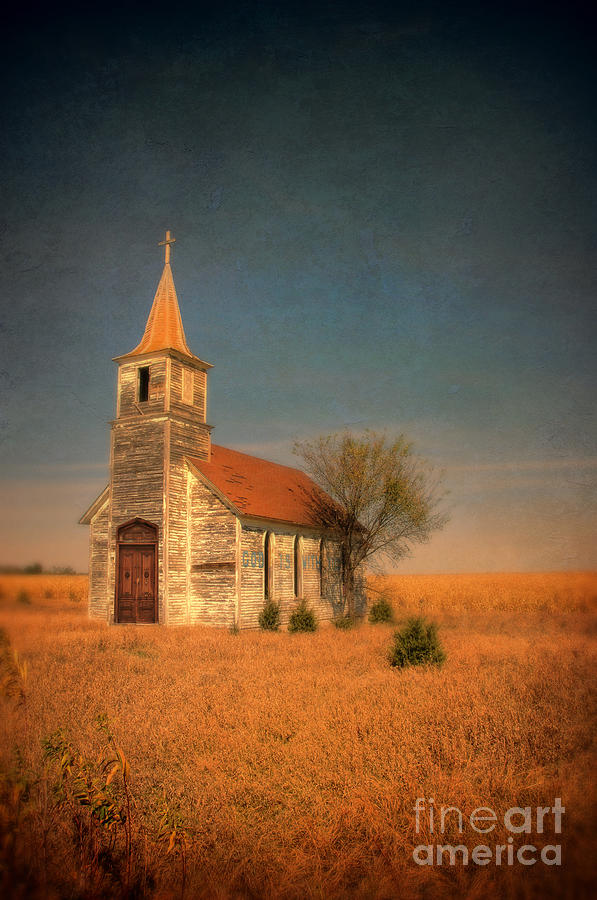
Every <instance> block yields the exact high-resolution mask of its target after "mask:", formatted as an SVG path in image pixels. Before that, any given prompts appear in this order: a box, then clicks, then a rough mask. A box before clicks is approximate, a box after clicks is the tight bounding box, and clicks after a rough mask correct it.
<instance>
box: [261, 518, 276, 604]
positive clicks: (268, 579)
mask: <svg viewBox="0 0 597 900" xmlns="http://www.w3.org/2000/svg"><path fill="white" fill-rule="evenodd" d="M273 563H274V536H273V534H272V533H271V531H268V532H266V535H265V538H264V541H263V596H264V598H265V599H266V600H271V599H272V598H273V595H274V565H273Z"/></svg>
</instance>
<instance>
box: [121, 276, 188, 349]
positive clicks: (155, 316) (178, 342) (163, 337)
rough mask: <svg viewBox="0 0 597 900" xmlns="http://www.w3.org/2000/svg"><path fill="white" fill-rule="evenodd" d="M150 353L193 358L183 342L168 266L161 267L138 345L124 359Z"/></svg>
mask: <svg viewBox="0 0 597 900" xmlns="http://www.w3.org/2000/svg"><path fill="white" fill-rule="evenodd" d="M153 350H178V351H179V352H180V353H184V354H185V355H186V356H193V354H192V353H191V351H190V350H189V348H188V345H187V340H186V338H185V333H184V328H183V326H182V318H181V315H180V308H179V306H178V298H177V296H176V288H175V287H174V280H173V278H172V269H171V267H170V263H169V262H167V263H166V264H165V266H164V271H163V272H162V277H161V278H160V283H159V284H158V289H157V291H156V292H155V297H154V299H153V305H152V307H151V312H150V313H149V318H148V320H147V325H146V326H145V333H144V335H143V337H142V339H141V343H140V344H138V345H137V346H136V347H135V349H134V350H131V352H130V353H128V354H127V356H139V355H140V354H141V353H151V352H152V351H153Z"/></svg>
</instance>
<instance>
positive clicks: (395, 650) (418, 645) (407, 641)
mask: <svg viewBox="0 0 597 900" xmlns="http://www.w3.org/2000/svg"><path fill="white" fill-rule="evenodd" d="M445 658H446V654H445V653H444V651H443V650H442V648H441V645H440V642H439V638H438V636H437V627H436V626H435V625H433V624H431V623H428V622H426V621H425V619H423V618H421V617H420V616H419V617H417V618H414V619H409V620H408V622H407V623H406V625H405V626H404V628H403V629H401V630H399V631H396V632H395V633H394V646H393V647H391V648H390V651H389V653H388V660H389V663H390V665H391V666H398V667H399V668H403V667H404V666H422V665H423V666H424V665H436V666H441V664H442V663H443V662H444V660H445Z"/></svg>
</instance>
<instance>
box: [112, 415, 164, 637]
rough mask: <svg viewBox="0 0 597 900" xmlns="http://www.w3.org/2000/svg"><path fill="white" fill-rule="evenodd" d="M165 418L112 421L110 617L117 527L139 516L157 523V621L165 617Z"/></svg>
mask: <svg viewBox="0 0 597 900" xmlns="http://www.w3.org/2000/svg"><path fill="white" fill-rule="evenodd" d="M165 423H166V417H165V416H160V417H155V418H154V417H152V418H146V417H144V416H143V417H142V416H139V417H138V418H137V419H134V420H133V419H128V420H126V421H123V422H121V421H120V420H118V419H117V420H116V421H115V422H113V424H112V477H111V481H110V527H109V542H110V552H109V569H108V589H107V595H108V604H109V610H110V619H111V620H113V617H114V579H115V566H116V536H117V534H116V533H117V529H118V527H119V526H120V525H122V524H123V523H124V522H127V521H128V520H129V519H133V518H134V517H135V516H139V517H140V518H142V519H147V520H148V521H149V522H152V523H153V524H154V525H157V526H158V532H159V535H160V540H159V545H158V620H159V621H160V622H164V621H165V620H166V615H165V609H164V553H163V540H162V536H163V531H164V528H163V525H164V449H165V444H164V439H165Z"/></svg>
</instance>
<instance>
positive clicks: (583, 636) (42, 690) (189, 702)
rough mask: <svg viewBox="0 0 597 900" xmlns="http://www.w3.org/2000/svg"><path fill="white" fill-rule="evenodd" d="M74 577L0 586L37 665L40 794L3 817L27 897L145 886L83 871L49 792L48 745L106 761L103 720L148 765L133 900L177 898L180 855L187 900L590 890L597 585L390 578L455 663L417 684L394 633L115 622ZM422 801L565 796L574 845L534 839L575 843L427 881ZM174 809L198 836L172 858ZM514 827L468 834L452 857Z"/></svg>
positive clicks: (438, 871) (30, 767)
mask: <svg viewBox="0 0 597 900" xmlns="http://www.w3.org/2000/svg"><path fill="white" fill-rule="evenodd" d="M56 578H57V579H58V580H57V581H56V580H54V579H53V586H52V587H47V586H46V581H48V579H47V577H46V576H23V577H22V578H21V579H20V581H19V579H18V577H17V576H7V577H3V578H2V579H0V590H1V592H2V596H3V598H4V599H3V600H2V602H1V604H0V626H1V627H2V628H4V629H5V631H6V633H7V635H8V637H9V639H10V643H11V647H12V648H13V649H15V650H16V651H17V652H18V660H19V661H20V663H21V664H22V663H23V662H26V663H27V666H28V672H27V676H26V683H25V684H24V685H22V693H23V696H22V697H21V698H19V696H17V694H16V693H15V691H14V690H13V691H7V692H6V693H7V694H8V696H6V697H5V698H4V700H3V706H4V709H3V713H4V714H3V719H2V721H3V724H2V726H0V727H1V728H2V732H1V734H2V764H3V768H4V770H5V772H8V773H10V772H11V770H12V771H13V774H12V776H10V778H12V781H11V780H10V778H8V781H7V784H9V787H10V785H12V790H13V793H14V784H15V779H16V776H15V775H14V771H15V755H14V754H15V748H18V749H19V752H20V754H21V755H22V760H23V762H22V764H21V767H20V769H21V771H22V770H27V772H28V773H30V774H29V776H28V777H29V781H30V785H33V786H30V787H29V788H28V791H29V794H27V795H26V797H28V801H27V803H25V801H23V802H21V800H20V799H19V798H17V800H15V798H14V796H13V795H10V796H8V794H9V793H10V792H8V793H7V797H8V799H5V804H4V812H3V817H4V828H5V831H6V832H7V835H8V837H7V838H6V839H5V843H4V846H5V848H6V847H8V848H9V854H10V865H9V864H8V863H7V862H6V858H5V859H4V871H5V879H9V880H10V879H12V888H11V889H12V890H13V891H14V893H15V895H17V894H18V891H19V889H18V884H19V883H20V884H25V885H26V887H25V888H22V890H21V894H20V895H22V896H25V895H26V896H37V895H39V896H43V895H44V892H45V894H46V895H47V896H73V895H77V896H101V895H102V891H104V895H106V896H114V895H117V896H121V895H126V888H125V887H124V886H123V884H122V882H119V878H120V877H121V876H120V875H119V874H118V872H107V873H104V874H103V881H101V882H100V881H98V880H97V879H96V881H95V882H92V880H91V878H90V877H86V875H85V872H84V871H82V869H84V868H85V865H87V867H88V868H89V862H88V861H85V860H83V861H77V860H75V862H74V863H72V862H71V861H70V859H71V857H72V830H70V829H71V826H72V823H70V822H69V821H68V820H67V819H65V818H64V815H63V813H61V814H60V815H58V814H57V813H56V812H55V810H54V807H53V806H52V802H51V800H49V799H48V797H51V790H50V789H51V777H52V776H51V773H49V772H46V774H45V775H44V768H43V764H42V758H41V750H40V742H41V740H42V738H43V737H44V736H47V735H48V734H50V733H52V732H53V731H55V730H56V729H57V728H58V727H64V728H66V729H67V730H68V734H69V736H70V739H71V740H72V742H73V744H75V745H76V746H77V747H78V748H79V749H80V751H81V754H82V756H83V757H84V758H85V759H90V760H91V759H95V758H96V757H97V754H98V752H99V750H100V749H101V746H102V736H101V734H100V733H99V732H98V729H97V727H96V725H95V720H96V718H97V716H98V715H99V714H102V713H106V714H107V716H108V719H109V722H110V724H111V727H112V730H113V732H114V736H115V738H116V739H117V742H118V743H119V744H120V746H121V747H122V749H123V751H124V753H125V754H126V756H127V758H128V761H129V763H130V767H131V775H130V788H131V792H132V797H133V807H132V813H131V817H132V828H133V838H134V841H133V852H134V860H133V862H134V878H135V882H134V886H135V890H136V891H137V895H146V896H159V897H170V896H172V897H174V896H181V891H182V889H183V869H184V868H185V866H183V858H182V851H183V850H184V851H185V857H186V872H185V883H184V891H185V896H188V897H205V898H208V897H216V898H228V897H238V898H240V897H264V898H269V897H271V898H278V897H279V898H303V897H313V898H316V897H324V896H325V897H356V898H363V900H364V898H380V900H381V898H395V897H405V898H409V897H421V898H435V897H438V898H443V897H468V898H471V900H473V898H481V897H529V898H530V897H540V896H545V895H548V896H558V897H578V896H585V895H586V896H589V891H590V886H591V883H592V879H593V878H594V875H595V871H594V868H592V863H591V860H592V858H594V855H595V854H594V849H595V847H594V838H593V832H592V821H591V811H592V801H593V799H594V778H593V771H594V768H595V747H594V738H593V731H592V722H593V721H594V714H595V674H594V673H595V634H596V632H597V629H596V626H597V604H596V597H597V576H595V575H593V574H563V573H559V574H542V575H463V576H459V575H450V576H396V577H391V578H388V579H386V580H385V583H384V585H381V584H380V581H379V580H376V581H375V583H374V584H373V585H372V587H373V588H374V589H377V590H379V589H380V587H382V586H385V587H386V588H387V590H389V591H390V592H391V594H392V597H393V600H394V605H395V609H396V615H397V618H398V620H400V619H401V618H403V617H406V616H407V615H410V614H412V613H415V612H419V611H421V612H423V613H424V614H425V615H427V616H428V617H429V618H431V619H433V620H434V621H436V622H437V623H438V625H439V634H440V639H441V640H442V643H443V646H444V649H445V650H446V653H447V662H446V663H445V665H444V666H443V668H441V669H431V670H430V669H411V670H403V671H395V670H393V669H391V668H390V667H389V666H388V664H387V661H386V657H385V654H386V650H387V647H388V645H389V643H390V640H391V635H392V627H389V626H380V625H377V626H371V625H368V624H364V625H362V626H360V627H359V628H357V629H355V630H353V631H338V630H336V629H334V628H333V627H331V626H327V627H323V628H321V629H320V630H319V631H318V632H317V633H316V634H314V635H308V634H307V635H301V634H298V635H289V634H287V633H285V632H283V633H279V634H271V633H261V632H250V633H241V634H239V635H232V634H230V633H228V632H227V631H220V630H209V629H205V628H169V629H164V628H159V627H152V626H145V627H143V626H139V627H133V626H126V627H113V628H109V627H107V626H105V625H103V624H98V623H95V622H91V621H89V620H88V619H87V616H86V608H85V604H84V603H81V602H78V601H77V600H70V599H69V596H70V592H71V591H72V592H73V594H77V592H78V591H79V592H81V591H84V582H83V581H81V580H80V578H74V579H73V578H71V577H69V576H63V577H62V580H61V577H60V576H56ZM44 579H45V580H44ZM48 583H49V581H48ZM60 584H63V585H64V589H59V588H58V585H60ZM22 590H25V591H28V593H29V595H30V599H31V603H30V605H27V604H26V603H25V604H23V603H22V602H20V603H19V602H17V600H16V597H17V596H18V593H19V592H20V591H22ZM48 590H53V591H54V596H53V597H47V596H46V592H47V591H48ZM6 665H7V666H9V667H10V665H11V663H10V660H9V661H8V662H7V664H6ZM15 677H17V676H15ZM15 677H13V682H14V680H15ZM17 680H18V678H17ZM35 778H37V781H35ZM5 793H6V792H5ZM417 797H427V798H429V797H433V798H434V799H435V804H436V806H441V805H445V806H448V805H455V806H458V807H459V808H460V809H461V810H462V811H463V812H464V813H465V814H469V813H470V812H471V811H472V810H473V809H474V808H476V807H478V806H489V807H491V808H493V809H494V810H495V811H496V812H497V813H498V814H502V815H503V813H504V812H505V810H506V809H508V808H509V807H512V806H522V807H524V806H527V805H528V806H532V807H535V806H538V805H541V806H551V805H552V803H553V801H554V798H555V797H561V798H562V803H563V804H564V806H565V807H566V814H565V816H564V827H563V833H562V834H561V835H554V834H553V828H552V827H551V825H549V823H548V821H547V820H546V832H545V834H543V835H535V834H533V835H531V836H529V837H528V838H525V842H530V843H534V844H535V845H536V846H542V845H543V844H546V843H561V844H562V845H563V848H564V849H563V860H564V862H563V865H562V866H561V867H555V866H554V867H547V866H545V865H543V864H542V863H540V862H539V863H537V864H536V865H534V866H532V867H523V866H521V865H520V864H515V865H514V866H501V867H496V866H495V865H494V864H493V863H491V864H490V865H488V866H486V867H480V866H475V865H472V864H471V865H469V866H468V867H464V866H461V865H457V866H454V867H450V866H443V867H439V866H433V867H419V866H417V865H416V864H415V863H414V862H413V860H412V851H413V848H414V847H415V846H416V845H417V844H421V843H430V842H431V840H435V838H430V837H429V836H428V835H427V834H425V833H424V832H422V833H421V834H419V835H417V834H416V833H415V819H414V812H413V807H414V804H415V801H416V799H417ZM44 798H45V799H44ZM164 800H166V802H167V804H168V805H169V808H170V809H171V810H175V811H176V814H177V816H178V819H179V822H180V826H181V829H183V831H182V832H181V833H182V834H184V835H185V836H184V840H183V844H181V845H180V847H179V850H177V849H176V848H174V849H173V851H172V852H171V853H169V854H168V853H167V852H166V851H167V847H166V846H165V845H164V844H163V843H160V841H159V840H158V829H159V821H160V816H161V811H162V809H163V804H164ZM550 821H552V817H550ZM507 836H508V835H507V832H506V831H505V829H504V827H503V825H500V826H499V827H498V828H497V829H496V831H495V832H494V833H493V834H491V835H488V836H487V837H483V836H482V835H478V834H475V833H474V832H473V831H472V830H471V829H470V828H468V829H465V832H464V834H463V835H460V834H458V832H457V831H454V829H453V828H452V830H451V831H450V833H446V834H445V835H444V836H443V837H442V838H441V842H442V843H452V844H459V843H464V844H466V845H467V846H469V847H471V848H472V847H474V846H475V845H476V844H480V843H487V844H492V845H493V844H495V843H496V842H497V839H498V838H500V840H499V843H506V838H507ZM515 843H516V844H518V843H522V841H521V840H519V838H518V836H516V840H515ZM116 849H118V847H117V848H116ZM120 852H121V856H120V857H116V856H115V857H114V858H120V859H122V846H121V847H120ZM5 857H6V852H5ZM87 874H89V873H87ZM7 883H8V882H7ZM15 885H16V887H15Z"/></svg>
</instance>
